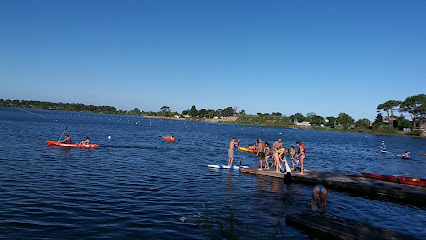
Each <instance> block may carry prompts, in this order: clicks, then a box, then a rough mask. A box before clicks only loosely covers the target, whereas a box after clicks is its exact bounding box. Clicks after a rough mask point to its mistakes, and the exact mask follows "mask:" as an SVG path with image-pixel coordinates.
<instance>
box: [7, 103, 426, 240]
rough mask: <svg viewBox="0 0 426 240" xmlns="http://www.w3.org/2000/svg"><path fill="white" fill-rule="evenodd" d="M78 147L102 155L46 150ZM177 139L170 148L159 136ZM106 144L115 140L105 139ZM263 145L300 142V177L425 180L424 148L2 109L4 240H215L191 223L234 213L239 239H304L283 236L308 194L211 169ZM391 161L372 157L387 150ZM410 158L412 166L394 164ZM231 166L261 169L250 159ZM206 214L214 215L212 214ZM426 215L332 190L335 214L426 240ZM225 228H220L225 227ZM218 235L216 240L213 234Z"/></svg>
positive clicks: (370, 139)
mask: <svg viewBox="0 0 426 240" xmlns="http://www.w3.org/2000/svg"><path fill="white" fill-rule="evenodd" d="M66 127H68V129H67V133H68V134H69V135H70V136H71V137H72V139H73V141H75V142H76V141H82V140H84V138H85V137H86V136H90V139H91V141H92V143H97V144H99V145H100V147H99V148H97V149H79V148H61V147H49V146H47V144H46V140H54V141H57V140H58V139H59V137H60V136H61V134H62V132H63V131H64V130H65V128H66ZM166 134H169V135H174V136H175V137H176V138H177V141H176V142H174V143H169V142H166V141H164V140H163V139H162V138H161V137H160V136H162V135H166ZM109 136H111V138H110V139H109ZM233 136H236V137H237V138H239V139H241V141H240V143H241V145H242V146H247V145H248V144H250V143H254V142H255V141H256V139H257V138H259V137H261V138H262V139H264V140H266V141H268V142H269V143H271V144H272V143H273V142H274V141H275V140H276V139H277V138H278V137H282V138H283V143H284V146H286V147H289V146H290V145H295V141H298V140H300V141H301V142H302V143H304V144H305V146H306V149H307V158H306V160H305V168H307V169H309V168H311V169H318V170H325V171H332V172H340V173H350V174H352V173H359V172H373V173H381V174H403V175H406V176H414V177H419V178H426V157H423V156H421V155H420V153H425V152H426V139H420V138H410V137H394V136H376V135H366V134H352V133H341V132H327V131H313V130H302V129H285V128H269V127H254V126H240V125H230V124H214V123H201V122H190V121H178V120H164V119H150V118H143V117H135V116H122V115H107V114H90V113H75V112H59V111H41V110H31V109H23V110H20V109H10V108H0V169H1V172H0V192H1V195H0V236H1V237H2V238H6V239H17V238H21V239H27V238H51V239H67V238H68V239H77V238H114V239H135V238H139V239H194V238H197V239H199V238H209V235H207V236H206V235H203V234H206V233H207V232H206V231H205V230H202V229H200V228H199V227H198V226H197V224H196V223H190V222H188V221H186V222H184V223H182V222H181V221H180V218H181V217H188V216H190V215H194V214H197V213H199V212H203V211H205V214H207V215H208V216H209V217H210V219H211V220H210V221H211V222H212V223H217V222H219V221H221V219H223V218H225V219H227V218H228V219H229V216H231V213H232V214H234V217H235V219H237V220H239V221H242V222H241V223H239V224H238V225H239V226H240V227H242V226H246V225H245V224H248V228H249V229H250V230H251V232H249V231H244V232H242V233H240V234H242V235H240V237H242V238H250V237H253V236H270V234H272V233H273V232H274V227H277V226H279V225H281V226H282V227H283V230H284V236H285V237H289V238H291V239H309V237H308V236H307V235H306V234H305V233H303V232H301V231H299V230H298V229H295V228H292V227H290V226H286V225H285V223H284V222H285V215H286V214H291V213H300V212H308V211H309V209H308V206H307V204H308V203H309V201H310V197H311V191H312V186H308V185H300V184H290V185H288V186H287V185H285V184H283V182H282V180H279V179H273V178H262V177H258V176H254V175H247V174H241V173H240V172H239V171H228V170H217V169H209V168H208V167H207V165H208V164H226V163H227V145H228V142H229V140H230V139H231V138H232V137H233ZM382 141H385V143H386V144H387V146H388V149H389V152H388V153H386V154H379V155H374V154H372V153H371V152H368V151H366V149H367V148H377V146H378V145H379V144H380V143H381V142H382ZM404 151H410V152H411V157H412V160H402V159H400V158H399V157H392V155H398V154H401V153H403V152H404ZM235 161H236V162H238V163H239V162H240V161H241V162H242V163H243V164H245V165H249V166H253V167H254V166H257V164H258V163H259V162H258V161H257V159H256V157H255V155H253V154H248V153H247V152H238V151H236V153H235ZM205 209H208V210H205ZM425 210H426V207H425V206H423V207H422V206H411V205H407V204H397V203H392V202H388V201H383V200H377V199H371V198H369V199H367V198H363V197H351V196H349V194H346V193H343V192H337V191H332V190H329V196H328V213H330V214H333V215H336V216H340V217H345V218H350V219H354V220H357V221H360V222H364V223H369V224H372V225H375V226H380V227H385V228H387V229H390V230H393V231H397V232H401V233H404V234H408V235H410V236H413V237H417V238H420V239H426V231H425V226H426V211H425ZM221 217H222V218H221ZM210 236H211V235H210Z"/></svg>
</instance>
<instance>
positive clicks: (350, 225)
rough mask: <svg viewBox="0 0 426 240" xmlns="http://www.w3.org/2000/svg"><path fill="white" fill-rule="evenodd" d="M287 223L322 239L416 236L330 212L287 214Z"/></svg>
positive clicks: (400, 239) (395, 239)
mask: <svg viewBox="0 0 426 240" xmlns="http://www.w3.org/2000/svg"><path fill="white" fill-rule="evenodd" d="M286 224H287V225H289V226H293V227H295V228H299V229H302V230H303V231H305V232H307V233H308V234H314V235H315V237H319V238H320V239H345V240H355V239H366V240H369V239H371V240H381V239H387V240H404V239H416V238H414V237H411V236H408V235H404V234H402V233H398V232H394V231H391V230H388V229H385V228H381V227H377V226H372V225H369V224H365V223H361V222H357V221H354V220H350V219H346V218H342V217H336V216H332V215H329V214H318V213H313V212H311V213H302V214H292V215H287V217H286Z"/></svg>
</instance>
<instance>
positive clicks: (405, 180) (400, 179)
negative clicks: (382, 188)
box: [361, 172, 426, 187]
mask: <svg viewBox="0 0 426 240" xmlns="http://www.w3.org/2000/svg"><path fill="white" fill-rule="evenodd" d="M361 175H362V176H363V177H365V178H372V179H378V180H382V181H386V182H394V183H401V184H408V185H414V186H420V187H426V179H420V178H412V177H405V176H393V175H382V174H375V173H363V172H362V173H361Z"/></svg>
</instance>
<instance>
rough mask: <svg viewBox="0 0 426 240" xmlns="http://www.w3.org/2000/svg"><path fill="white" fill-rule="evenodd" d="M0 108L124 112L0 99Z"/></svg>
mask: <svg viewBox="0 0 426 240" xmlns="http://www.w3.org/2000/svg"><path fill="white" fill-rule="evenodd" d="M0 107H16V108H33V109H44V110H59V111H74V112H94V113H113V114H123V113H126V111H122V110H119V111H117V109H116V108H115V107H111V106H94V105H84V104H81V103H61V102H59V103H53V102H43V101H27V100H10V99H6V100H3V99H0Z"/></svg>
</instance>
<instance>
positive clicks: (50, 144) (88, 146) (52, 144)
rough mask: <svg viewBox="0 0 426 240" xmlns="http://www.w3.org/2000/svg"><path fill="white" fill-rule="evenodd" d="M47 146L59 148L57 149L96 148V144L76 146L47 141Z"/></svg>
mask: <svg viewBox="0 0 426 240" xmlns="http://www.w3.org/2000/svg"><path fill="white" fill-rule="evenodd" d="M47 145H49V146H59V147H79V148H97V147H99V145H98V144H78V143H61V142H57V141H49V140H47Z"/></svg>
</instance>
